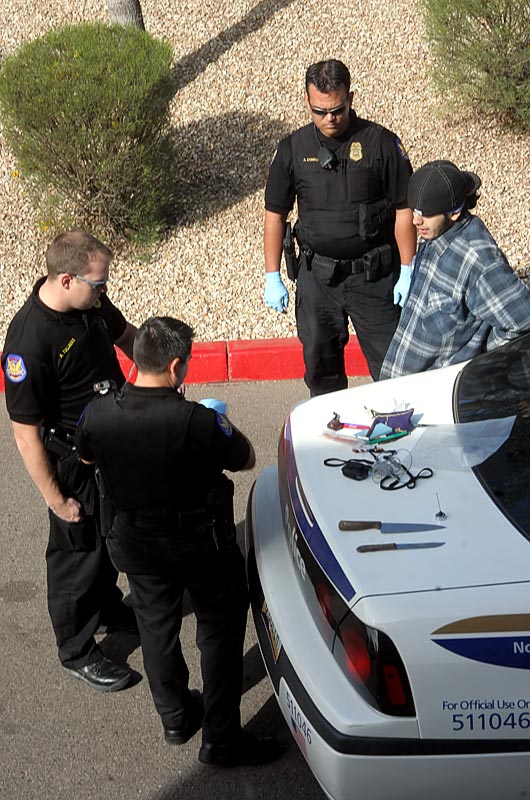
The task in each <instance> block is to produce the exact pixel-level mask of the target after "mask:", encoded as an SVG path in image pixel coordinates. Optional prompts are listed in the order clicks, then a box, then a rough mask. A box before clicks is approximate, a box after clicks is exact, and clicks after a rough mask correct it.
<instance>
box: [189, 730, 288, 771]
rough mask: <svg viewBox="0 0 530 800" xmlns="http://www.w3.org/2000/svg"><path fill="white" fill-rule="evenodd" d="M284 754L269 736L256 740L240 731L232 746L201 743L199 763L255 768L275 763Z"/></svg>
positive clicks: (249, 734)
mask: <svg viewBox="0 0 530 800" xmlns="http://www.w3.org/2000/svg"><path fill="white" fill-rule="evenodd" d="M284 753H285V749H284V747H283V746H282V745H281V744H280V743H279V742H278V741H277V740H276V739H273V738H272V737H270V736H268V737H266V738H264V739H258V738H257V737H256V736H253V735H252V734H251V733H247V731H241V734H240V736H239V738H238V739H237V740H236V741H235V742H234V743H232V744H210V743H209V742H203V744H202V747H201V749H200V750H199V761H200V762H201V763H202V764H210V765H213V766H216V767H257V766H260V765H262V764H270V763H271V762H272V761H276V759H277V758H280V756H282V755H283V754H284Z"/></svg>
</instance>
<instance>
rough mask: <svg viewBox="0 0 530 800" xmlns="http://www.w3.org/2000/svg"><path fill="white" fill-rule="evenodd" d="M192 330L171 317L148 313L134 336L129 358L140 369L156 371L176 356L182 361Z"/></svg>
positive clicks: (189, 351)
mask: <svg viewBox="0 0 530 800" xmlns="http://www.w3.org/2000/svg"><path fill="white" fill-rule="evenodd" d="M194 336H195V331H194V330H193V328H190V326H189V325H186V323H185V322H182V321H181V320H180V319H173V317H150V319H148V320H146V321H145V322H144V323H143V325H141V326H140V328H139V329H138V331H137V332H136V336H135V337H134V345H133V360H134V363H135V364H136V366H137V367H138V369H139V370H141V371H142V372H152V373H155V374H157V375H158V374H160V373H162V372H164V370H165V369H166V367H167V365H168V364H171V362H172V361H173V360H174V359H175V358H178V359H180V361H181V362H184V361H186V359H187V358H188V356H189V355H190V353H191V343H192V341H193V337H194Z"/></svg>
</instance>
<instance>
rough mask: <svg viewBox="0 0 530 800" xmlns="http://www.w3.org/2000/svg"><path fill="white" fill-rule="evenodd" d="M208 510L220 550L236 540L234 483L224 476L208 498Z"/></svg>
mask: <svg viewBox="0 0 530 800" xmlns="http://www.w3.org/2000/svg"><path fill="white" fill-rule="evenodd" d="M206 509H207V510H208V511H209V512H210V513H211V515H212V520H213V523H212V524H213V532H214V538H215V541H216V544H217V547H218V548H219V549H222V546H223V544H228V543H229V542H232V541H234V540H235V538H236V526H235V523H234V483H233V481H231V480H230V478H227V476H226V475H224V474H222V475H221V476H220V478H219V482H218V484H217V485H216V486H215V487H214V488H213V489H212V490H211V491H210V492H209V493H208V495H207V497H206Z"/></svg>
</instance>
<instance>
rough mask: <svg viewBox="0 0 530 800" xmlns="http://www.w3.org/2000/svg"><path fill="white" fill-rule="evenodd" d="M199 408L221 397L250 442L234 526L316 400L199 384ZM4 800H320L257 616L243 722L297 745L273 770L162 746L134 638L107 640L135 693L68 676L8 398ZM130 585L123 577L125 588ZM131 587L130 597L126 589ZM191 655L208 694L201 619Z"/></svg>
mask: <svg viewBox="0 0 530 800" xmlns="http://www.w3.org/2000/svg"><path fill="white" fill-rule="evenodd" d="M187 396H188V397H189V398H190V399H196V400H198V399H200V398H201V397H212V396H213V397H217V398H219V399H222V400H225V401H226V402H227V403H228V415H229V417H230V418H231V419H232V421H233V422H234V424H235V425H237V426H238V427H239V428H241V430H243V431H244V432H245V433H246V434H247V435H248V436H249V438H250V439H251V440H252V441H253V443H254V446H255V449H256V454H257V462H258V463H257V465H256V467H255V469H254V470H252V471H250V472H248V473H240V474H238V475H236V476H235V482H236V521H237V522H238V525H239V530H240V531H241V528H242V524H243V520H244V516H245V508H246V499H247V496H248V493H249V490H250V488H251V485H252V482H253V481H254V479H255V478H256V476H257V474H258V473H259V471H260V470H261V469H263V468H264V467H265V466H267V465H268V464H270V463H272V462H274V461H275V459H276V449H277V444H278V437H279V434H280V431H281V426H282V423H283V420H284V419H285V416H286V413H287V411H288V410H289V408H290V407H291V406H292V405H293V404H295V403H297V402H299V401H301V400H305V399H307V397H308V392H307V389H306V387H305V386H304V384H303V382H302V381H271V382H263V383H226V384H210V385H192V386H190V387H188V389H187ZM0 435H1V437H2V438H1V442H2V444H1V451H0V452H1V455H2V463H1V467H0V497H1V508H2V510H3V512H2V524H1V531H2V537H1V541H2V545H1V547H0V641H1V647H0V675H1V679H0V776H1V777H0V786H1V790H0V794H1V796H2V797H5V798H10V799H11V800H37V798H38V800H43V798H53V800H72V799H73V798H75V800H96V798H97V800H133V798H139V799H140V800H177V798H178V800H205V799H206V798H212V797H215V798H216V800H225V799H226V800H227V799H228V798H238V800H247V798H248V800H250V799H252V800H260V798H263V800H265V799H266V800H268V799H269V798H274V799H275V800H292V798H293V797H296V798H297V800H323V798H324V794H323V792H322V790H321V789H320V787H319V786H318V784H317V783H316V781H315V779H314V778H313V776H312V774H311V772H310V770H309V769H308V767H307V765H306V763H305V761H304V759H303V757H302V755H301V754H300V752H299V751H298V749H297V747H296V745H295V744H294V741H293V740H292V738H291V736H290V733H289V732H288V729H287V726H286V725H285V723H284V721H283V718H282V716H281V715H280V712H279V710H278V708H277V705H276V701H275V699H274V697H273V696H272V694H271V690H270V686H269V682H268V678H267V677H266V675H265V671H264V668H263V665H262V661H261V656H260V653H259V649H258V646H257V644H256V636H255V632H254V627H253V622H252V618H251V616H250V615H249V622H248V631H247V640H246V647H245V686H244V694H243V701H242V706H241V711H242V719H243V724H244V725H246V726H248V729H249V730H251V731H252V732H254V733H257V734H261V735H265V734H274V735H276V736H278V738H279V739H280V740H281V741H283V742H285V743H286V745H288V751H287V753H286V754H285V756H283V757H282V758H281V760H279V761H278V762H276V763H275V764H272V765H270V766H267V767H261V768H252V769H251V768H238V769H231V770H221V769H218V768H212V767H207V766H204V765H201V764H199V762H198V761H197V753H198V748H199V745H200V736H199V735H197V736H195V737H194V738H193V739H192V740H191V741H190V742H189V743H187V744H186V745H184V746H181V747H175V746H173V747H171V746H168V745H166V744H165V742H164V740H163V737H162V727H161V724H160V721H159V718H158V715H157V714H156V712H155V710H154V707H153V704H152V701H151V697H150V694H149V688H148V685H147V680H146V678H145V675H144V671H143V664H142V655H141V650H140V647H139V641H138V639H137V638H136V637H133V636H130V635H126V634H112V635H108V636H106V637H104V638H103V639H102V647H103V649H104V650H105V652H106V653H107V655H109V656H110V657H112V658H114V659H115V660H116V661H118V662H120V663H127V664H128V665H129V666H130V667H131V668H132V669H133V670H134V671H135V673H136V674H135V680H134V683H133V685H132V686H130V687H129V688H127V689H125V690H123V691H121V692H116V693H112V694H101V693H98V692H95V691H94V690H93V689H91V688H90V687H88V686H86V685H85V684H83V683H81V682H79V681H76V680H74V679H72V678H71V677H69V676H68V675H66V674H65V673H63V672H62V671H61V669H60V667H59V662H58V660H57V655H56V647H55V641H54V636H53V631H52V628H51V623H50V620H49V617H48V612H47V608H46V576H45V561H44V552H45V547H46V541H47V512H46V509H45V507H44V504H43V501H42V499H41V498H40V495H39V494H38V492H37V491H36V489H35V488H34V487H33V485H32V483H31V481H30V480H29V478H28V476H27V475H26V473H25V471H24V468H23V465H22V462H21V460H20V457H19V456H18V453H17V452H16V448H15V445H14V442H13V439H12V435H11V430H10V423H9V419H8V416H7V413H6V410H5V405H4V402H3V399H0ZM120 581H121V579H120ZM121 582H122V585H123V588H124V589H125V590H126V588H127V584H126V580H125V579H123V581H121ZM182 644H183V651H184V653H185V656H186V658H187V660H188V664H189V668H190V676H191V677H190V687H191V688H193V687H197V688H200V687H201V680H200V669H199V656H198V652H197V650H196V647H195V621H194V618H193V615H192V614H189V613H188V614H187V615H186V617H185V619H184V623H183V629H182Z"/></svg>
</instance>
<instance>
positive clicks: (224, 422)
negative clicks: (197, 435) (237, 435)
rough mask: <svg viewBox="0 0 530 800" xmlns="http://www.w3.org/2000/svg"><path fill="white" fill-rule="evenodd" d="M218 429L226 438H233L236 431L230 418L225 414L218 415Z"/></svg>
mask: <svg viewBox="0 0 530 800" xmlns="http://www.w3.org/2000/svg"><path fill="white" fill-rule="evenodd" d="M215 419H216V420H217V427H218V428H219V429H220V430H221V431H222V432H223V433H224V435H225V436H232V434H233V432H234V429H233V428H232V426H231V424H230V422H229V421H228V418H227V417H225V415H224V414H216V415H215Z"/></svg>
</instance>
